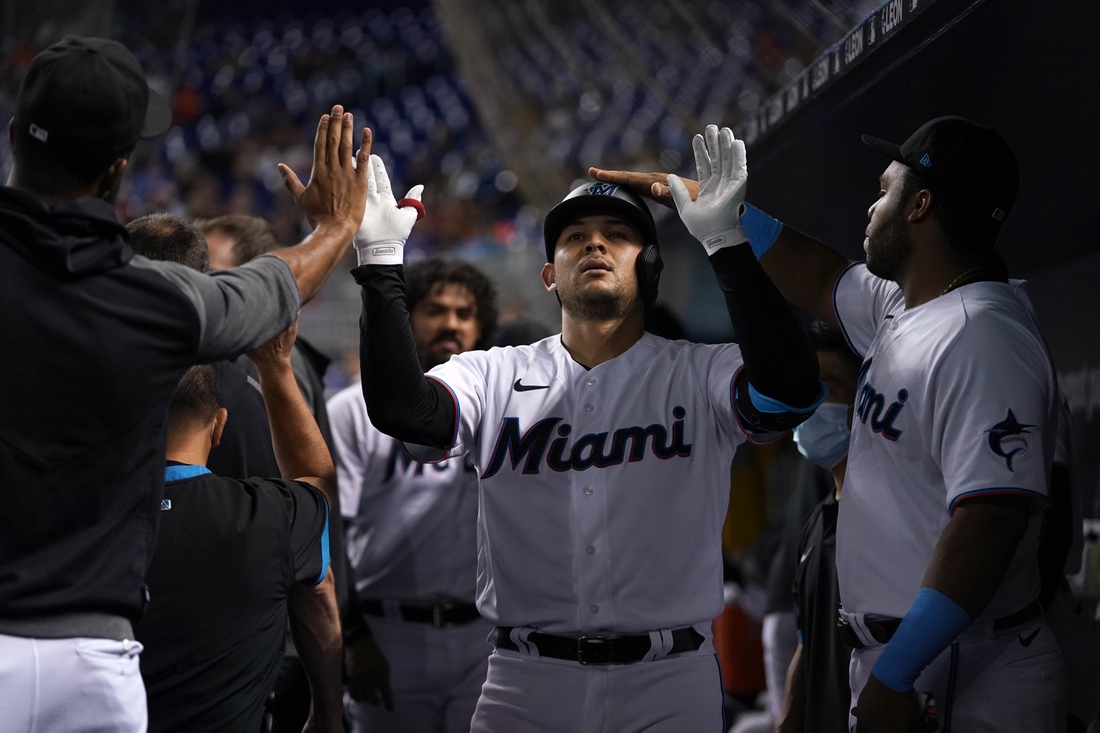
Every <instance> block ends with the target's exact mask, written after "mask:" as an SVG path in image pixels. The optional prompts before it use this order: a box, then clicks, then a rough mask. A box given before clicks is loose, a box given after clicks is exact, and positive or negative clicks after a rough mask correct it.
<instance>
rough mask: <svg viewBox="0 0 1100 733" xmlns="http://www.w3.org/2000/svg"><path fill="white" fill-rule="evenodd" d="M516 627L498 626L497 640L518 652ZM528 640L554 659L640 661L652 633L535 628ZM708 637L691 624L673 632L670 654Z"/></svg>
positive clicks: (695, 646)
mask: <svg viewBox="0 0 1100 733" xmlns="http://www.w3.org/2000/svg"><path fill="white" fill-rule="evenodd" d="M511 634H512V629H511V628H510V627H507V626H498V627H497V630H496V639H495V641H494V643H495V644H496V645H497V647H499V648H500V649H510V650H511V651H514V652H518V651H519V646H517V645H516V643H515V642H513V641H512V636H511ZM527 641H528V643H530V644H533V645H534V646H535V648H536V649H538V650H539V656H541V657H549V658H550V659H567V660H569V661H571V662H580V663H581V664H584V665H589V664H633V663H635V662H640V661H642V659H643V658H644V657H645V655H646V654H648V653H649V650H650V648H651V644H650V641H649V634H646V635H644V636H643V635H640V634H639V635H636V636H603V635H602V634H600V635H595V634H593V635H586V636H582V637H580V638H579V639H574V638H572V637H569V636H556V635H554V634H544V633H542V632H541V631H532V632H531V634H530V636H528V637H527ZM703 641H704V637H703V635H702V634H700V633H699V632H698V631H696V630H695V629H693V628H691V627H690V626H687V627H685V628H682V629H676V630H675V631H673V632H672V649H671V650H670V651H669V654H680V653H681V652H693V651H695V650H696V649H698V648H699V647H700V646H702V644H703Z"/></svg>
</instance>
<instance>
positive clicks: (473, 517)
mask: <svg viewBox="0 0 1100 733" xmlns="http://www.w3.org/2000/svg"><path fill="white" fill-rule="evenodd" d="M406 275H407V277H408V282H409V292H410V297H411V298H412V300H411V301H410V310H411V314H410V322H411V325H412V333H413V338H414V339H415V341H416V346H417V351H418V352H419V354H420V362H421V364H422V365H423V366H424V368H425V369H430V368H431V367H434V366H436V365H437V364H441V363H443V362H445V361H446V360H447V359H449V358H450V357H451V356H453V355H454V354H460V353H462V352H464V351H468V350H469V349H471V348H474V347H475V346H481V345H484V344H486V343H487V342H489V341H490V340H491V339H492V337H493V335H494V333H495V330H496V305H495V293H494V290H493V286H492V284H491V283H490V282H489V279H488V278H486V277H485V276H484V275H483V274H482V273H480V272H478V271H477V270H476V269H475V268H474V267H473V266H472V265H469V264H467V263H465V262H461V261H458V260H442V259H438V258H433V259H429V260H421V261H420V262H417V263H416V264H414V265H410V266H409V267H408V268H407V270H406ZM328 412H329V421H330V424H331V426H332V437H333V442H334V443H335V452H336V456H337V477H338V479H339V484H340V506H341V508H342V510H343V512H344V517H345V519H346V520H347V521H348V522H349V525H348V534H347V536H348V543H347V544H348V554H349V557H350V559H351V563H352V567H353V569H354V577H355V586H356V591H357V592H358V594H359V605H360V607H361V608H362V609H363V610H364V612H365V613H366V615H367V616H368V621H369V622H370V628H371V630H372V632H373V635H374V637H375V640H376V641H377V643H378V645H379V647H380V648H381V650H382V652H383V653H384V654H385V656H386V659H387V660H388V661H389V663H390V665H391V669H390V673H391V675H390V676H391V684H392V691H393V706H392V707H393V709H392V711H391V710H385V709H383V708H381V707H379V706H376V705H368V704H364V703H359V702H355V701H351V703H350V708H351V712H352V719H353V730H354V731H371V733H379V732H381V731H394V732H395V733H405V732H406V731H413V732H415V733H435V732H437V731H438V732H439V733H458V732H459V731H467V730H469V729H470V719H471V718H472V717H473V714H474V705H475V704H476V703H477V698H478V695H480V693H481V683H482V682H484V681H485V669H486V666H487V664H488V658H489V652H490V651H491V650H492V648H491V647H490V646H489V645H488V643H487V642H486V638H487V637H488V635H489V632H490V631H492V629H493V626H492V624H490V623H489V622H488V621H485V620H484V619H482V618H480V616H479V615H478V612H477V609H476V608H475V606H474V595H475V585H476V579H477V545H476V539H475V534H476V526H477V473H476V472H475V470H474V467H473V464H472V463H470V461H468V460H466V459H464V458H463V457H458V458H451V459H448V460H445V461H442V462H440V463H436V464H433V465H426V464H424V463H419V462H417V461H414V460H413V459H412V458H410V457H409V456H408V454H407V453H406V452H405V451H404V450H403V449H402V447H401V444H400V443H398V442H397V441H396V440H394V439H393V438H391V437H389V436H387V435H383V434H382V433H381V432H380V431H379V430H378V429H377V428H375V427H374V426H373V425H372V424H371V422H370V419H369V418H368V417H367V405H366V403H365V402H364V401H363V390H362V388H361V387H360V386H359V385H358V384H355V385H352V386H350V387H348V388H347V389H345V390H343V391H341V392H340V393H338V394H337V395H335V396H334V397H333V398H332V400H330V401H329V403H328Z"/></svg>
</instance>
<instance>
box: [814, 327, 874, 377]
mask: <svg viewBox="0 0 1100 733" xmlns="http://www.w3.org/2000/svg"><path fill="white" fill-rule="evenodd" d="M807 331H808V332H809V335H810V347H811V348H812V349H813V350H814V351H827V352H829V353H830V354H836V355H837V356H838V357H840V360H841V361H842V362H843V363H844V365H845V366H846V367H848V369H849V370H850V371H851V373H852V379H855V378H856V377H857V376H858V375H859V370H860V367H862V366H863V359H861V358H860V357H859V355H858V354H856V352H854V351H852V348H851V347H850V346H848V342H847V341H845V340H844V335H843V334H842V333H840V331H838V330H836V329H835V328H833V327H832V326H830V325H829V324H827V323H825V321H814V322H813V323H811V324H810V327H809V328H808V329H807Z"/></svg>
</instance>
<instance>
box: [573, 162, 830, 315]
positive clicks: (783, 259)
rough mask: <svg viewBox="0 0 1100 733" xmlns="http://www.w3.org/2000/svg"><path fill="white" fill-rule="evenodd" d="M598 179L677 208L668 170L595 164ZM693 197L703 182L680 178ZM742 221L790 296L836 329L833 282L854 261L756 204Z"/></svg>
mask: <svg viewBox="0 0 1100 733" xmlns="http://www.w3.org/2000/svg"><path fill="white" fill-rule="evenodd" d="M588 172H589V175H591V176H592V177H593V178H595V179H596V180H599V181H606V182H607V183H617V184H619V185H620V186H626V187H628V188H630V189H631V190H633V191H634V192H635V193H637V194H639V195H641V196H646V197H648V198H650V199H653V200H654V201H656V202H658V203H660V204H664V205H665V206H668V207H670V208H676V203H675V202H674V201H673V197H672V189H671V188H669V185H668V179H669V175H668V174H666V173H639V172H635V171H607V170H602V169H600V168H590V169H589V171H588ZM679 180H680V181H681V182H682V183H683V184H684V189H685V191H686V192H687V193H688V195H690V197H691V198H692V199H695V198H697V197H698V195H699V182H698V181H693V180H691V179H689V178H680V179H679ZM742 224H743V225H744V228H745V230H746V234H747V235H748V237H749V241H750V244H751V246H752V250H753V254H754V255H756V258H757V259H758V260H759V262H760V264H761V265H762V266H763V268H764V271H765V272H766V273H767V274H768V277H769V278H771V280H772V282H774V283H775V284H776V286H777V287H778V288H779V292H780V293H782V294H783V297H785V298H786V299H787V300H789V301H791V302H792V303H794V304H795V305H796V306H797V307H798V308H799V309H801V310H803V311H806V312H807V313H811V314H813V315H814V317H816V318H819V319H821V320H823V321H825V322H826V323H828V324H829V325H830V326H832V327H833V328H837V326H838V324H837V320H836V314H835V313H834V311H833V286H834V285H835V284H836V281H837V278H838V277H840V274H841V273H843V272H844V270H845V268H846V267H848V265H849V264H850V262H849V261H848V259H847V258H845V257H844V256H843V255H841V254H840V253H838V252H837V251H836V250H834V249H832V248H831V247H829V246H828V245H826V244H824V243H822V242H819V241H818V240H816V239H814V238H813V237H810V236H808V235H805V234H803V233H802V232H799V231H797V230H796V229H793V228H791V227H789V226H785V225H783V224H781V223H780V222H778V221H776V220H775V219H773V218H771V217H769V216H768V215H767V214H765V213H763V212H762V211H760V210H759V209H756V208H755V207H753V206H752V205H749V204H746V208H745V213H744V215H743V216H742Z"/></svg>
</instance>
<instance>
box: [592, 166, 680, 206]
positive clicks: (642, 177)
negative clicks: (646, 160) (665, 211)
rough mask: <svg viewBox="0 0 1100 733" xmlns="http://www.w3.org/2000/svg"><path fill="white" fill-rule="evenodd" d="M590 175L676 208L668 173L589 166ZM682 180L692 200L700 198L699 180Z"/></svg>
mask: <svg viewBox="0 0 1100 733" xmlns="http://www.w3.org/2000/svg"><path fill="white" fill-rule="evenodd" d="M588 175H590V176H592V178H594V179H595V180H597V181H603V182H604V183H614V184H616V185H618V186H625V187H626V188H629V189H630V190H631V191H633V192H634V193H636V194H638V195H639V196H644V197H645V198H648V199H650V200H652V201H656V202H657V203H659V204H661V205H663V206H667V207H668V208H670V209H675V208H676V202H675V201H673V200H672V189H670V188H669V187H668V174H667V173H639V172H638V171H605V170H604V169H602V168H589V169H588ZM680 181H681V182H683V184H684V187H685V188H687V190H688V193H690V194H691V199H692V201H694V200H695V199H697V198H699V181H694V180H692V179H690V178H684V177H682V176H681V177H680Z"/></svg>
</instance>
